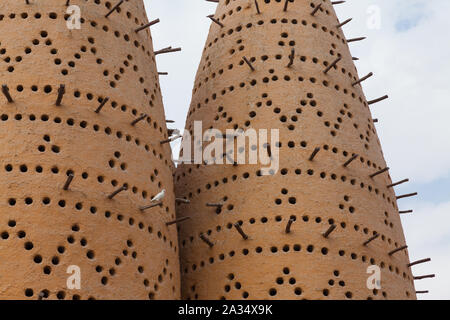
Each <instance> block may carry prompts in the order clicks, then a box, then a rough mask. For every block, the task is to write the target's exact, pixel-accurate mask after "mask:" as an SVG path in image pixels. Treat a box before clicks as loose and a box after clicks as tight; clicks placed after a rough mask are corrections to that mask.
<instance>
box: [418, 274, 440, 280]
mask: <svg viewBox="0 0 450 320" xmlns="http://www.w3.org/2000/svg"><path fill="white" fill-rule="evenodd" d="M434 277H436V275H435V274H427V275H424V276H418V277H414V280H422V279H429V278H434Z"/></svg>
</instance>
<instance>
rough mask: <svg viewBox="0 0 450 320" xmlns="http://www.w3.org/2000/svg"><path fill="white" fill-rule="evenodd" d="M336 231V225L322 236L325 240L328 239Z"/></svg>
mask: <svg viewBox="0 0 450 320" xmlns="http://www.w3.org/2000/svg"><path fill="white" fill-rule="evenodd" d="M335 229H336V225H335V224H332V225H331V226H330V227H329V228H328V230H327V231H325V233H324V234H322V236H323V237H324V238H325V239H327V238H328V236H329V235H330V234H331V233H332V232H333V231H334V230H335Z"/></svg>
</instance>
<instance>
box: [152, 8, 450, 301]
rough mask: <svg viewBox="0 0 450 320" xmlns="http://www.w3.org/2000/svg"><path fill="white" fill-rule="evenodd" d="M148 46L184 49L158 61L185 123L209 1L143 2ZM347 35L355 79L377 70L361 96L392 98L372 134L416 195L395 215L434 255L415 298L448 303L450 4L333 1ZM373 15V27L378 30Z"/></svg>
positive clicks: (423, 268)
mask: <svg viewBox="0 0 450 320" xmlns="http://www.w3.org/2000/svg"><path fill="white" fill-rule="evenodd" d="M145 3H146V7H147V14H148V16H149V19H154V18H160V19H161V23H160V24H158V25H156V26H154V27H152V30H153V32H152V33H153V41H154V47H155V49H158V48H164V47H167V46H173V47H178V46H180V47H182V48H183V51H182V52H181V53H176V54H169V55H161V56H158V57H157V64H158V68H159V70H160V71H168V72H169V76H167V77H162V78H161V87H162V91H163V96H164V104H165V109H166V115H167V118H168V119H173V120H175V121H176V123H175V125H174V127H177V128H183V126H184V123H185V118H186V114H187V111H188V108H189V103H190V100H191V90H192V86H193V83H194V78H195V73H196V71H197V66H198V63H199V61H200V58H201V53H202V50H203V46H204V42H205V40H206V36H207V33H208V30H209V26H210V23H211V21H210V20H209V19H207V18H206V16H207V15H209V14H212V13H214V11H215V8H216V5H215V4H214V3H211V2H207V1H205V0H145ZM336 11H337V14H338V17H339V19H340V20H341V21H343V20H345V19H347V18H349V17H352V18H353V21H352V22H351V23H349V24H347V25H346V26H345V27H344V32H345V34H346V35H347V37H349V38H350V37H358V36H367V37H368V38H367V39H366V40H364V41H362V42H359V43H355V44H351V46H350V47H351V51H352V54H353V55H354V56H357V57H359V58H360V61H358V62H356V65H357V68H358V71H359V74H360V75H364V74H367V73H369V72H374V75H375V76H374V77H372V78H371V79H370V80H368V81H366V82H365V83H364V91H365V93H366V96H367V98H368V99H370V98H375V97H379V96H383V95H385V94H389V96H390V98H389V100H387V101H385V102H382V103H379V104H376V105H375V106H374V107H373V108H372V112H373V116H374V118H378V119H379V121H380V122H379V123H378V124H377V130H378V134H379V136H380V140H381V143H382V145H383V151H384V154H385V158H386V161H387V162H388V164H389V166H390V167H391V176H392V178H393V179H394V180H402V179H404V178H409V179H410V183H408V184H405V185H402V186H400V187H398V188H397V189H396V191H397V193H398V194H403V193H410V192H415V191H417V192H419V197H417V198H413V199H406V200H400V201H401V202H400V204H399V206H400V208H404V209H414V213H413V214H412V215H407V216H403V217H402V222H403V226H404V230H405V235H406V239H407V243H408V245H409V253H410V256H411V260H417V259H422V258H426V257H431V258H432V261H431V262H430V263H427V264H424V265H420V266H416V267H414V269H413V273H414V274H416V275H422V274H429V273H436V275H437V278H435V279H429V280H421V281H417V282H416V289H417V290H430V294H428V295H424V296H421V297H420V298H421V299H450V275H448V272H447V266H448V265H450V85H449V81H448V76H449V75H450V59H449V57H450V41H449V40H448V39H449V37H448V34H447V32H448V30H449V29H450V19H449V18H448V13H449V12H450V1H448V0H395V1H394V0H348V1H347V2H346V3H345V4H341V5H338V6H336ZM374 21H375V22H378V21H379V28H378V27H375V28H374V25H375V26H376V25H377V23H375V24H374V23H373V22H374Z"/></svg>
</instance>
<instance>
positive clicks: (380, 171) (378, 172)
mask: <svg viewBox="0 0 450 320" xmlns="http://www.w3.org/2000/svg"><path fill="white" fill-rule="evenodd" d="M386 171H389V168H384V169H381V170H379V171H377V172H375V173H373V174H371V175H370V176H369V177H370V178H375V177H376V176H378V175H380V174H382V173H385V172H386Z"/></svg>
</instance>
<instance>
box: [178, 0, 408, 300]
mask: <svg viewBox="0 0 450 320" xmlns="http://www.w3.org/2000/svg"><path fill="white" fill-rule="evenodd" d="M218 2H219V3H218V7H217V11H216V13H215V15H214V16H211V17H210V18H211V19H212V21H213V22H212V26H211V29H210V33H209V36H208V39H207V42H206V45H205V48H204V52H203V57H202V60H201V63H200V66H199V69H198V73H197V77H196V81H195V85H194V89H193V98H192V103H191V107H190V111H189V114H188V119H187V123H186V128H187V130H189V131H190V132H191V134H193V131H194V121H202V127H203V131H206V130H207V129H209V128H214V129H218V130H220V131H221V132H225V129H243V130H248V129H256V130H259V129H267V130H270V129H279V138H280V142H279V143H278V144H275V145H273V144H272V145H270V144H269V145H267V144H265V145H264V147H265V148H266V149H267V152H268V153H270V154H272V159H273V160H274V161H275V157H274V156H273V154H275V153H276V152H275V151H277V152H279V170H278V171H274V172H272V173H273V174H272V175H268V176H267V175H262V174H261V171H260V169H261V165H252V164H240V165H237V166H236V165H231V164H229V165H212V164H211V161H208V159H205V160H206V164H205V163H203V164H184V165H180V166H179V168H178V169H177V172H176V176H175V182H176V195H177V197H179V198H185V199H187V200H189V201H190V204H189V205H187V204H185V203H179V205H178V207H177V214H178V218H183V217H190V220H186V221H185V222H184V223H183V225H180V226H179V227H180V232H179V238H180V250H181V272H182V296H183V297H184V298H189V299H415V298H416V293H415V289H414V284H413V277H412V275H411V271H410V269H409V268H408V266H407V264H408V262H409V258H408V252H407V249H406V247H405V238H404V235H403V231H402V226H401V222H400V218H399V210H398V208H397V203H396V200H397V199H396V195H395V192H394V190H393V186H392V181H391V179H390V177H389V172H388V169H387V165H386V163H385V160H384V157H383V153H382V150H381V147H380V143H379V140H378V137H377V132H376V129H375V126H374V121H373V119H372V116H371V113H370V110H369V105H370V104H372V103H375V102H379V101H381V100H383V99H384V98H385V97H383V98H380V99H376V100H374V101H367V100H366V98H365V96H364V93H363V91H362V88H361V83H362V81H364V80H365V79H367V78H368V77H370V75H368V76H364V77H363V76H361V77H359V76H358V74H357V70H356V68H355V66H354V63H353V58H352V55H351V53H350V50H349V44H350V42H352V41H357V40H360V39H352V40H350V39H346V37H345V35H344V34H343V32H342V30H341V28H340V22H339V21H338V19H337V17H336V14H335V11H334V9H333V4H332V3H331V2H330V1H329V0H323V1H322V0H315V1H301V0H289V1H284V0H257V1H254V0H220V1H218ZM226 138H227V139H229V138H230V137H229V136H227V137H226ZM231 138H233V137H231ZM204 144H205V143H204ZM195 145H196V146H197V141H196V142H195ZM269 146H270V149H269ZM247 147H248V146H247ZM252 147H253V148H255V147H257V146H256V145H254V146H252ZM253 148H252V149H253ZM239 152H243V151H242V150H240V151H239ZM245 152H248V149H246V151H245ZM217 156H218V157H217ZM216 157H217V158H220V157H221V155H216ZM226 157H227V158H228V157H231V155H227V156H226ZM232 160H235V159H232ZM378 270H379V271H380V274H381V278H380V280H381V283H380V284H381V288H379V287H378V288H377V281H376V280H377V279H378V278H377V271H378ZM370 276H372V277H371V278H369V277H370Z"/></svg>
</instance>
